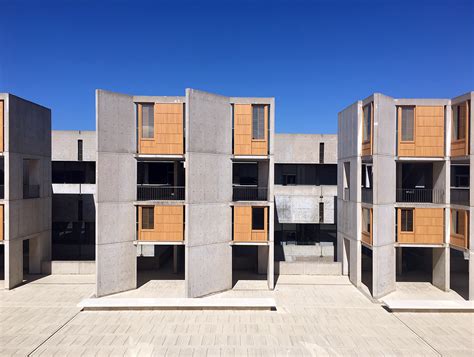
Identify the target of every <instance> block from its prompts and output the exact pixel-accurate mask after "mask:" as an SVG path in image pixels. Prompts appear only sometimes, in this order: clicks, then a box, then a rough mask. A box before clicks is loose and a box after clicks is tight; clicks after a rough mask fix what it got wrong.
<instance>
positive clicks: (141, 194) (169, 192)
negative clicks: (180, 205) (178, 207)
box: [137, 185, 184, 201]
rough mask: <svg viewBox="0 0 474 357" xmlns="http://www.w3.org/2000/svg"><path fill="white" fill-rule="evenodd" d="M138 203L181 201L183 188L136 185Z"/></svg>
mask: <svg viewBox="0 0 474 357" xmlns="http://www.w3.org/2000/svg"><path fill="white" fill-rule="evenodd" d="M137 199H138V201H162V200H163V201H168V200H173V201H180V200H181V201H182V200H184V186H163V185H137Z"/></svg>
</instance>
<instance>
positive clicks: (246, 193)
mask: <svg viewBox="0 0 474 357" xmlns="http://www.w3.org/2000/svg"><path fill="white" fill-rule="evenodd" d="M267 191H268V189H267V187H255V186H234V187H233V195H232V200H233V201H267V199H268V194H267Z"/></svg>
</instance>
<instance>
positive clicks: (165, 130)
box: [137, 103, 184, 155]
mask: <svg viewBox="0 0 474 357" xmlns="http://www.w3.org/2000/svg"><path fill="white" fill-rule="evenodd" d="M137 109H138V152H139V153H140V154H160V155H182V154H183V153H184V149H183V146H184V135H183V132H184V130H183V117H184V114H183V112H184V109H183V103H155V105H154V109H153V113H154V130H153V138H149V139H147V138H142V105H141V104H138V105H137Z"/></svg>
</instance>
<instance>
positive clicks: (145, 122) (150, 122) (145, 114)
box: [142, 104, 155, 139]
mask: <svg viewBox="0 0 474 357" xmlns="http://www.w3.org/2000/svg"><path fill="white" fill-rule="evenodd" d="M154 131H155V115H154V105H153V104H142V138H143V139H153V137H154Z"/></svg>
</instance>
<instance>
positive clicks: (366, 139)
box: [362, 102, 374, 144]
mask: <svg viewBox="0 0 474 357" xmlns="http://www.w3.org/2000/svg"><path fill="white" fill-rule="evenodd" d="M365 108H369V110H370V111H369V115H368V116H369V118H368V119H369V125H368V126H367V120H366V117H365V113H366V111H365ZM373 111H374V107H373V102H370V103H367V104H366V105H364V106H363V107H362V144H368V143H370V142H371V141H372V131H373V117H374V115H373ZM367 129H369V130H368V133H367ZM366 134H367V137H366Z"/></svg>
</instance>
